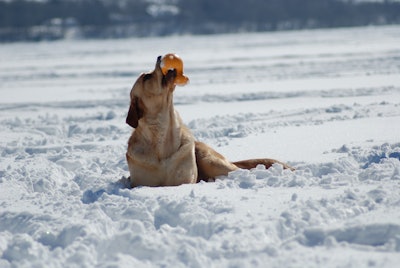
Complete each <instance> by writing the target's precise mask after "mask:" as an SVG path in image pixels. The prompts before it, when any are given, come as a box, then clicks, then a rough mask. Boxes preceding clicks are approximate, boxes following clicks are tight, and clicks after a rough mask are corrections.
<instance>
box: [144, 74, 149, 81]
mask: <svg viewBox="0 0 400 268" xmlns="http://www.w3.org/2000/svg"><path fill="white" fill-rule="evenodd" d="M149 79H151V74H145V75H144V76H143V82H144V81H146V80H149Z"/></svg>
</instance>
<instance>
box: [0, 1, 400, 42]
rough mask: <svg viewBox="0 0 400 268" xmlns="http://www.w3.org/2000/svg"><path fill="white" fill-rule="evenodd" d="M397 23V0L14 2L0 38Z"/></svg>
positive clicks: (1, 11)
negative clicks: (363, 0)
mask: <svg viewBox="0 0 400 268" xmlns="http://www.w3.org/2000/svg"><path fill="white" fill-rule="evenodd" d="M398 23H400V2H395V1H389V0H386V1H383V2H361V3H360V2H354V1H351V0H348V1H345V0H163V1H152V0H48V1H45V2H36V1H24V0H15V1H11V2H3V1H1V2H0V41H13V40H41V39H58V38H66V37H81V38H85V37H90V38H110V37H127V36H150V35H169V34H187V33H189V34H208V33H221V32H239V31H271V30H283V29H303V28H321V27H345V26H362V25H371V24H373V25H376V24H398Z"/></svg>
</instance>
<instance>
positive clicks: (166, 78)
mask: <svg viewBox="0 0 400 268" xmlns="http://www.w3.org/2000/svg"><path fill="white" fill-rule="evenodd" d="M176 75H177V73H176V70H175V69H172V70H168V72H167V73H166V74H165V75H163V78H162V82H161V83H162V86H163V87H168V88H175V84H174V81H175V78H176Z"/></svg>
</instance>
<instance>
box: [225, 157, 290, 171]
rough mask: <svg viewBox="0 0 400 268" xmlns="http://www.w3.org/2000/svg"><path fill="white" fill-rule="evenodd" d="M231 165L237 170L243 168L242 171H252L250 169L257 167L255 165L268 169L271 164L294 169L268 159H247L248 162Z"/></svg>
mask: <svg viewBox="0 0 400 268" xmlns="http://www.w3.org/2000/svg"><path fill="white" fill-rule="evenodd" d="M232 164H234V165H235V166H237V167H238V168H243V169H252V168H255V167H257V165H264V166H265V167H266V168H267V169H268V168H270V167H271V166H272V165H273V164H280V165H282V166H283V168H285V169H290V170H294V168H292V167H290V166H288V165H287V164H285V163H282V162H280V161H278V160H275V159H269V158H261V159H248V160H242V161H237V162H233V163H232Z"/></svg>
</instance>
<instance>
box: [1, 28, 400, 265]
mask: <svg viewBox="0 0 400 268" xmlns="http://www.w3.org/2000/svg"><path fill="white" fill-rule="evenodd" d="M399 33H400V27H399V26H386V27H365V28H349V29H331V30H312V31H292V32H276V33H257V34H239V35H213V36H196V37H193V36H181V37H164V38H146V39H124V40H104V41H97V40H80V41H57V42H51V43H46V42H43V43H16V44H1V45H0V58H1V59H2V61H1V64H0V137H1V138H0V267H1V268H3V267H260V266H261V267H266V266H268V267H321V266H323V267H398V264H399V263H400V209H399V207H400V139H399V137H400V124H399V123H400V58H399V55H400V48H399V46H398V44H399V43H400V34H399ZM211 44H212V45H211ZM168 52H176V53H178V54H179V55H180V56H181V57H182V58H183V60H184V62H185V73H186V74H187V75H188V76H189V77H190V79H191V84H189V85H187V86H185V87H179V88H177V90H176V93H175V104H176V105H175V106H176V109H177V110H178V111H179V112H180V114H181V116H182V118H183V120H184V121H185V122H186V124H187V125H188V126H189V127H190V128H191V129H192V131H193V133H194V134H195V135H196V137H197V138H198V139H199V140H202V141H204V142H206V143H208V144H210V145H211V146H212V147H214V148H215V149H216V150H217V151H219V152H221V153H222V154H224V155H226V156H227V157H228V158H229V159H231V160H240V159H245V158H251V157H254V158H255V157H271V158H276V159H279V160H281V161H285V162H288V163H289V164H291V165H293V166H294V167H296V171H294V172H292V171H289V170H283V169H282V167H281V166H279V165H275V166H273V167H272V168H270V169H268V170H266V169H265V168H264V167H263V166H258V167H257V168H256V169H253V170H250V171H247V170H238V171H235V172H232V173H230V174H229V175H228V176H225V177H221V178H218V179H217V180H216V181H215V182H213V183H205V182H202V183H199V184H195V185H182V186H179V187H164V188H148V187H139V188H135V189H129V188H128V187H127V185H126V177H127V176H128V173H129V172H128V170H127V165H126V162H125V151H126V147H127V140H128V138H129V136H130V133H131V131H132V130H131V128H130V127H129V126H127V125H126V124H125V123H124V122H125V116H126V113H127V110H128V105H129V92H130V88H131V86H132V84H133V82H134V81H135V79H136V77H137V75H138V74H140V72H144V71H148V70H150V69H152V68H153V66H154V64H155V60H156V57H157V56H158V55H163V54H166V53H168Z"/></svg>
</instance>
